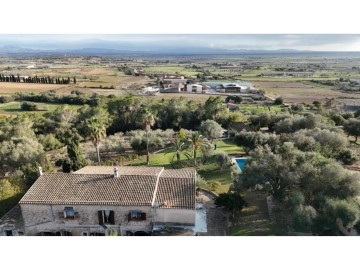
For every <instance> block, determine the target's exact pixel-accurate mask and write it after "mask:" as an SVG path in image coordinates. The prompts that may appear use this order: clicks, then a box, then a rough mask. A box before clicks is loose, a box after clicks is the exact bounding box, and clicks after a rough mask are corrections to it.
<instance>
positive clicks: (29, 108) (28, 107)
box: [21, 102, 38, 111]
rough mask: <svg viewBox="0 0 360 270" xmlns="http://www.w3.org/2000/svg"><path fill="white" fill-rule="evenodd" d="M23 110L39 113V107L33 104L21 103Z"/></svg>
mask: <svg viewBox="0 0 360 270" xmlns="http://www.w3.org/2000/svg"><path fill="white" fill-rule="evenodd" d="M21 110H23V111H37V110H38V107H37V105H36V104H35V103H32V102H23V103H21Z"/></svg>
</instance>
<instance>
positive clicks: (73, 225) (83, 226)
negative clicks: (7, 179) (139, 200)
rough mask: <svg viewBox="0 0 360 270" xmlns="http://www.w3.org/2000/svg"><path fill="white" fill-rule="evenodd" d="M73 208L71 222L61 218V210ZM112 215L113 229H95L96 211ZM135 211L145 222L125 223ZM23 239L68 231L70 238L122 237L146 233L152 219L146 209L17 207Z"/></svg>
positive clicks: (88, 206) (97, 206) (97, 220)
mask: <svg viewBox="0 0 360 270" xmlns="http://www.w3.org/2000/svg"><path fill="white" fill-rule="evenodd" d="M65 206H73V207H74V211H75V212H78V213H79V214H78V217H76V218H75V219H66V218H64V214H63V211H64V207H65ZM102 210H111V211H114V217H115V225H99V217H98V211H102ZM132 210H137V211H141V212H143V213H146V220H143V221H128V214H129V211H132ZM21 211H22V215H23V218H24V223H25V234H26V235H38V234H39V233H40V232H57V231H70V232H72V234H73V235H82V233H83V232H85V233H86V232H87V233H88V234H90V233H93V232H96V233H106V232H107V231H109V230H116V231H118V233H120V232H121V233H122V234H125V233H126V230H127V229H128V228H131V229H132V230H149V229H150V227H151V226H150V224H151V223H152V221H153V220H152V219H153V215H152V209H151V207H150V206H102V205H38V204H21Z"/></svg>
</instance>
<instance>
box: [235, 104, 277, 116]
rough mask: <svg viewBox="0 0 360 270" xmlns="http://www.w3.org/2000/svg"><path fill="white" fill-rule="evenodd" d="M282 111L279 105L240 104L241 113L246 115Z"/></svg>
mask: <svg viewBox="0 0 360 270" xmlns="http://www.w3.org/2000/svg"><path fill="white" fill-rule="evenodd" d="M281 110H282V108H281V106H279V105H271V106H268V105H263V106H262V105H260V104H259V105H258V104H240V111H241V112H243V113H245V114H259V113H264V112H280V111H281Z"/></svg>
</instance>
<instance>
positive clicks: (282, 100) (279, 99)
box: [274, 97, 284, 105]
mask: <svg viewBox="0 0 360 270" xmlns="http://www.w3.org/2000/svg"><path fill="white" fill-rule="evenodd" d="M274 104H275V105H282V104H284V99H283V98H282V97H277V98H276V99H275V100H274Z"/></svg>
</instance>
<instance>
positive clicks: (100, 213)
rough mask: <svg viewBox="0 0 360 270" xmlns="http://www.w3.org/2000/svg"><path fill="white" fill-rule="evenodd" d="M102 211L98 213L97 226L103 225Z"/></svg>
mask: <svg viewBox="0 0 360 270" xmlns="http://www.w3.org/2000/svg"><path fill="white" fill-rule="evenodd" d="M102 212H103V211H98V215H99V224H100V225H104V218H103V213H102Z"/></svg>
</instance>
